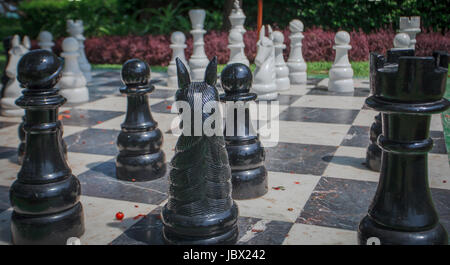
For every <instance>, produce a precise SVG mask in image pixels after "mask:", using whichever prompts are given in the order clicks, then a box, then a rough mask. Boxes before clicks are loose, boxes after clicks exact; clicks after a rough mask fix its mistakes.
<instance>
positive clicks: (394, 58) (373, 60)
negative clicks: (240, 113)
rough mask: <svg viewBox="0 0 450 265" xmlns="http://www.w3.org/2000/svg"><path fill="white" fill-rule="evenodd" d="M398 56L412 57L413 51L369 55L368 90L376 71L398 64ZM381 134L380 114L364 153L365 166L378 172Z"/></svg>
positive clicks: (373, 85)
mask: <svg viewBox="0 0 450 265" xmlns="http://www.w3.org/2000/svg"><path fill="white" fill-rule="evenodd" d="M400 56H414V49H402V50H399V49H396V50H389V51H388V52H387V58H386V60H385V58H384V57H383V56H382V55H379V54H377V53H370V60H369V61H370V89H371V90H372V91H373V90H374V89H372V88H373V87H375V83H376V73H377V70H378V69H380V68H383V67H384V66H388V65H392V64H398V60H399V58H400ZM380 134H381V114H380V113H379V114H378V115H376V116H375V122H374V123H372V126H371V127H370V132H369V139H370V144H369V146H368V147H367V152H366V166H367V167H368V168H369V169H371V170H373V171H378V172H379V171H380V167H381V149H380V147H378V145H377V139H378V136H379V135H380Z"/></svg>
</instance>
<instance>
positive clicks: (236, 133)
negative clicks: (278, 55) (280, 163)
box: [220, 63, 268, 200]
mask: <svg viewBox="0 0 450 265" xmlns="http://www.w3.org/2000/svg"><path fill="white" fill-rule="evenodd" d="M220 79H221V84H222V88H223V90H224V91H225V94H222V95H220V100H221V101H223V102H229V103H232V104H227V105H226V106H227V117H232V118H233V119H232V120H231V119H230V118H227V121H230V120H231V123H230V124H226V125H225V129H224V135H225V143H226V148H227V152H228V159H229V162H230V166H231V183H232V186H233V189H232V197H233V199H237V200H238V199H253V198H258V197H261V196H263V195H264V194H266V193H267V191H268V187H267V185H268V184H267V170H266V168H265V166H264V159H265V151H264V148H263V147H262V145H261V142H260V141H259V137H258V135H257V134H256V132H255V129H254V128H253V126H252V122H251V118H250V110H249V105H248V102H251V101H254V100H255V99H256V97H257V95H256V94H255V93H250V87H251V86H252V72H251V70H250V68H248V66H246V65H244V64H240V63H236V64H230V65H227V66H226V67H225V68H224V69H223V70H222V73H221V74H220Z"/></svg>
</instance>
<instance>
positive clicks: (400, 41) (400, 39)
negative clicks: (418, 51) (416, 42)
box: [391, 33, 412, 51]
mask: <svg viewBox="0 0 450 265" xmlns="http://www.w3.org/2000/svg"><path fill="white" fill-rule="evenodd" d="M410 44H411V39H410V38H409V35H408V34H406V33H398V34H396V35H395V37H394V48H392V49H391V51H393V50H405V49H412V48H410Z"/></svg>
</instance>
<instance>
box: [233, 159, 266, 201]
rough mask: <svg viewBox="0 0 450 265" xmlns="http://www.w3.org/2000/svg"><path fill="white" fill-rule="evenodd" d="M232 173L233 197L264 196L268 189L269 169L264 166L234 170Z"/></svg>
mask: <svg viewBox="0 0 450 265" xmlns="http://www.w3.org/2000/svg"><path fill="white" fill-rule="evenodd" d="M231 175H232V179H231V183H232V184H233V191H232V197H233V199H236V200H246V199H254V198H258V197H261V196H264V194H266V193H267V191H268V184H267V170H266V168H265V167H264V166H261V167H257V168H254V169H250V170H242V171H233V172H232V173H231Z"/></svg>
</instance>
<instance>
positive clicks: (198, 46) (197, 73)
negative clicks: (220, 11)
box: [189, 9, 209, 81]
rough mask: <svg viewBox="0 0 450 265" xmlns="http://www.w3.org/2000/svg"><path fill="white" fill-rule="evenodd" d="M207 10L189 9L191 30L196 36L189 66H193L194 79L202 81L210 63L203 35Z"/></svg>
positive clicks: (194, 36)
mask: <svg viewBox="0 0 450 265" xmlns="http://www.w3.org/2000/svg"><path fill="white" fill-rule="evenodd" d="M205 16H206V12H205V10H203V9H192V10H189V19H190V20H191V24H192V30H191V31H190V32H191V34H192V36H193V38H194V51H193V52H192V55H191V58H189V67H190V68H191V74H192V80H194V81H200V80H202V78H203V73H204V72H205V69H206V66H207V65H208V63H209V60H208V57H206V53H205V43H204V42H203V35H205V33H206V30H204V29H203V27H204V22H205Z"/></svg>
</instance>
